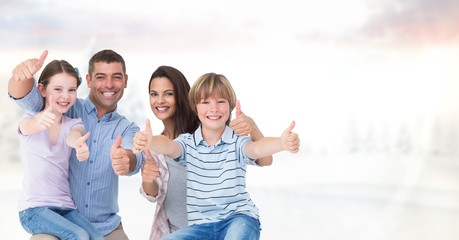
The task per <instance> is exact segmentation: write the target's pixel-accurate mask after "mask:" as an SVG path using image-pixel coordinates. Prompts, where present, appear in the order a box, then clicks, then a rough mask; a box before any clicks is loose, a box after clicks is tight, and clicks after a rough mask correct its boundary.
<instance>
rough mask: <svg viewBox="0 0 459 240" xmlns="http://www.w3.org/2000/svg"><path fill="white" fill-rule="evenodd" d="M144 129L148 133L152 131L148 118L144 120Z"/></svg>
mask: <svg viewBox="0 0 459 240" xmlns="http://www.w3.org/2000/svg"><path fill="white" fill-rule="evenodd" d="M145 131H146V132H148V133H149V134H150V133H152V130H151V124H150V119H148V118H147V120H145Z"/></svg>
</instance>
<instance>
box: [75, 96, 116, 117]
mask: <svg viewBox="0 0 459 240" xmlns="http://www.w3.org/2000/svg"><path fill="white" fill-rule="evenodd" d="M83 106H84V110H85V112H86V114H88V115H90V114H94V115H95V116H97V108H96V106H95V105H94V103H93V102H92V101H91V99H90V98H89V96H88V97H87V98H86V99H85V100H84V101H83ZM115 114H116V109H115V111H113V112H110V113H107V114H105V115H104V116H102V118H101V119H107V120H108V121H110V119H111V118H112V117H113V116H114V115H115Z"/></svg>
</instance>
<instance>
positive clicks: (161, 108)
mask: <svg viewBox="0 0 459 240" xmlns="http://www.w3.org/2000/svg"><path fill="white" fill-rule="evenodd" d="M169 108H170V107H156V110H157V111H158V112H165V111H167V110H168V109H169Z"/></svg>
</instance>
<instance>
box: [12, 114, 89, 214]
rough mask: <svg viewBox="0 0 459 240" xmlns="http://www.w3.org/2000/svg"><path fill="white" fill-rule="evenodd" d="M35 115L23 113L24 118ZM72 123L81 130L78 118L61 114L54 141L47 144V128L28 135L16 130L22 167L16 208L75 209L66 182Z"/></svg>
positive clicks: (48, 140) (48, 138)
mask: <svg viewBox="0 0 459 240" xmlns="http://www.w3.org/2000/svg"><path fill="white" fill-rule="evenodd" d="M35 115H36V113H30V112H27V113H26V114H25V116H24V117H25V118H26V117H27V118H31V117H34V116H35ZM76 126H78V127H81V128H83V129H84V126H83V122H82V121H81V119H79V118H78V119H72V118H68V117H65V116H63V117H62V126H61V131H60V133H59V137H58V139H57V143H56V144H52V143H51V139H50V137H49V135H48V131H40V132H38V133H36V134H33V135H28V136H25V135H22V134H21V133H20V132H19V131H18V132H19V135H20V143H21V148H20V152H21V159H22V165H23V169H24V179H23V188H22V192H21V195H20V197H19V204H18V210H19V211H22V210H25V209H28V208H33V207H42V206H54V207H61V208H73V209H74V208H76V206H75V203H74V202H73V200H72V196H71V194H70V186H69V181H68V169H69V157H70V153H71V150H72V149H71V147H69V146H68V145H67V143H66V138H67V135H68V134H69V132H70V130H71V128H73V127H76Z"/></svg>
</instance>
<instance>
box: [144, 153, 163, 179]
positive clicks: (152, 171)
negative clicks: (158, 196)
mask: <svg viewBox="0 0 459 240" xmlns="http://www.w3.org/2000/svg"><path fill="white" fill-rule="evenodd" d="M144 154H145V156H146V157H147V159H145V162H144V164H143V166H142V181H143V182H154V181H156V178H158V177H159V167H158V165H157V164H156V161H155V159H153V156H151V152H150V150H145V151H144Z"/></svg>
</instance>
